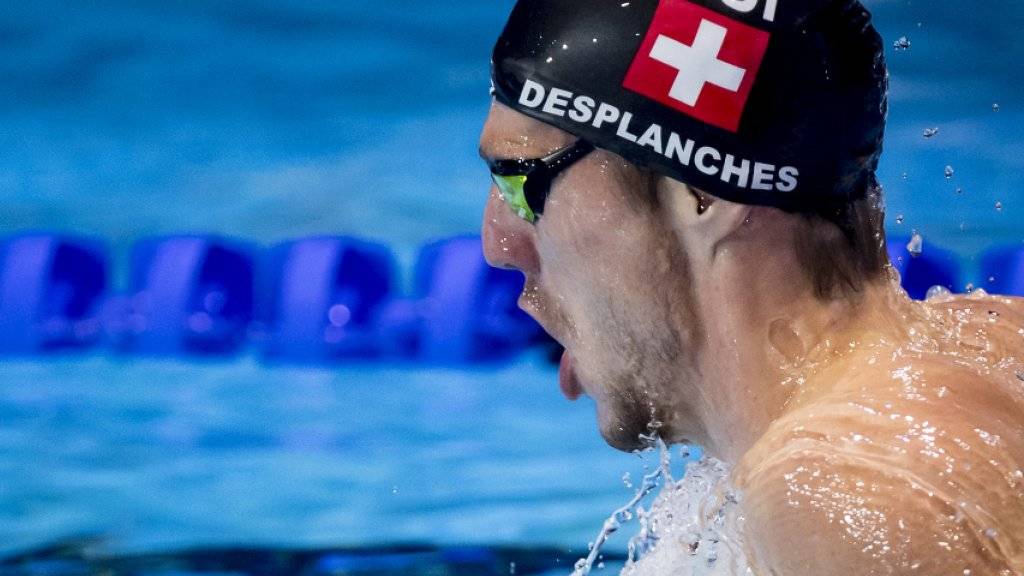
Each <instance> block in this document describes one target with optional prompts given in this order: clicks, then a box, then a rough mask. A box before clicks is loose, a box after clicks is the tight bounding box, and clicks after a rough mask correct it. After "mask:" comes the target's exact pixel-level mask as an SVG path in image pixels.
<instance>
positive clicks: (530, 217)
mask: <svg viewBox="0 0 1024 576" xmlns="http://www.w3.org/2000/svg"><path fill="white" fill-rule="evenodd" d="M491 178H493V179H494V183H495V184H496V185H497V186H498V190H499V191H500V192H501V199H502V200H504V201H505V203H506V204H508V205H509V206H510V207H511V208H512V211H513V212H515V213H516V214H518V215H519V217H520V218H522V219H523V220H526V221H527V222H531V223H532V222H534V221H535V220H537V215H536V214H534V213H533V209H532V208H530V203H529V202H527V201H526V178H527V177H526V176H499V175H497V174H491Z"/></svg>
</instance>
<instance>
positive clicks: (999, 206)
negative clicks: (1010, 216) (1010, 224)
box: [996, 202, 1003, 212]
mask: <svg viewBox="0 0 1024 576" xmlns="http://www.w3.org/2000/svg"><path fill="white" fill-rule="evenodd" d="M996 211H997V212H1002V211H1003V203H1002V202H996Z"/></svg>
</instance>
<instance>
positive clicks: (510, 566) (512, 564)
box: [508, 562, 516, 574]
mask: <svg viewBox="0 0 1024 576" xmlns="http://www.w3.org/2000/svg"><path fill="white" fill-rule="evenodd" d="M508 573H509V574H515V573H516V563H515V562H509V563H508Z"/></svg>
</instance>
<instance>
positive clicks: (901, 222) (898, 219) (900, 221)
mask: <svg viewBox="0 0 1024 576" xmlns="http://www.w3.org/2000/svg"><path fill="white" fill-rule="evenodd" d="M896 223H897V224H903V214H900V215H899V216H897V217H896Z"/></svg>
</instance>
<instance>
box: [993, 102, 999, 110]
mask: <svg viewBox="0 0 1024 576" xmlns="http://www.w3.org/2000/svg"><path fill="white" fill-rule="evenodd" d="M992 111H993V112H999V102H995V103H993V104H992Z"/></svg>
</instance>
